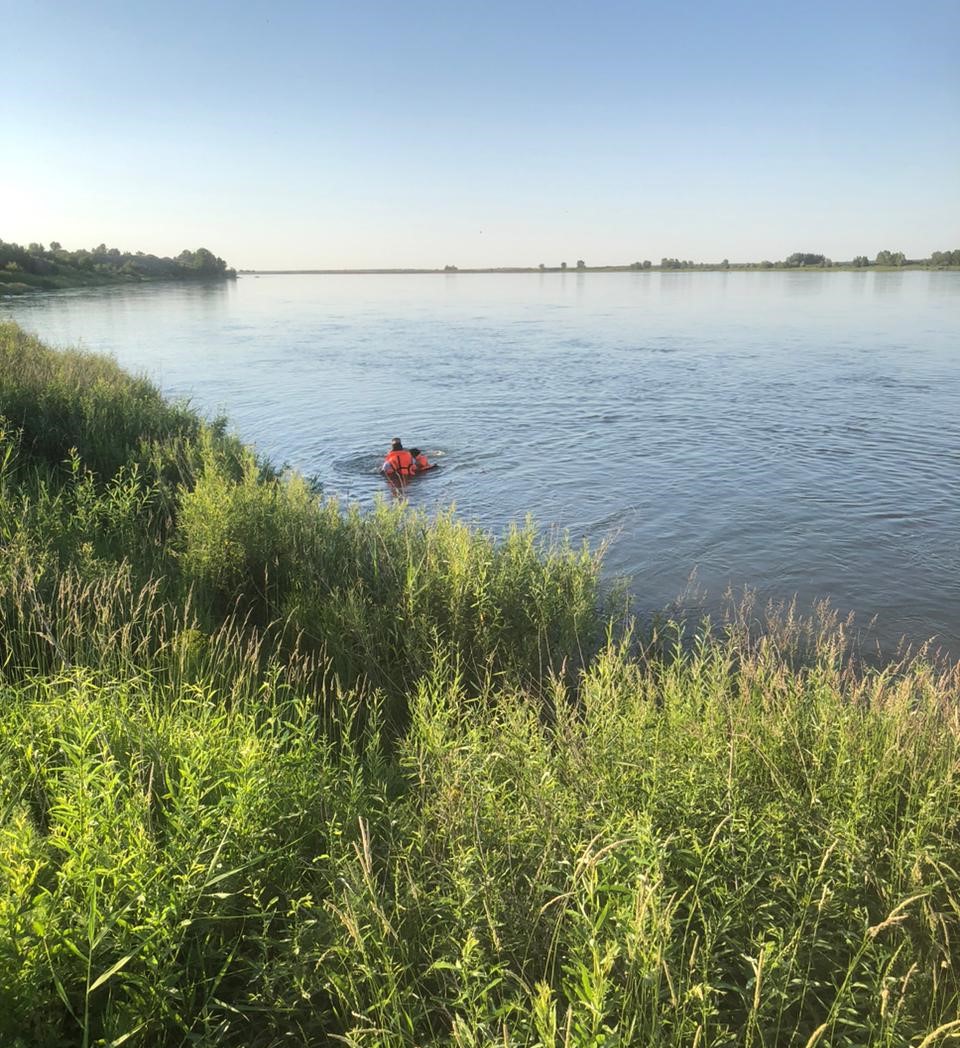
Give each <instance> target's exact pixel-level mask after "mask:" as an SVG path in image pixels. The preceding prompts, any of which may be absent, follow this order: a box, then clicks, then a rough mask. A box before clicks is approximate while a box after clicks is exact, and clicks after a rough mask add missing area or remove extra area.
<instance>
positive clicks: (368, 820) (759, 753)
mask: <svg viewBox="0 0 960 1048" xmlns="http://www.w3.org/2000/svg"><path fill="white" fill-rule="evenodd" d="M0 417H2V422H0V546H2V550H3V556H2V558H0V1042H2V1043H4V1044H11V1045H20V1046H27V1045H30V1046H32V1045H44V1046H55V1045H95V1044H99V1045H108V1044H110V1045H120V1044H125V1045H143V1046H155V1045H171V1046H172V1045H182V1044H186V1043H190V1044H197V1045H210V1046H212V1045H238V1046H239V1045H244V1046H247V1045H250V1046H268V1045H271V1046H272V1045H280V1044H287V1043H291V1042H292V1043H297V1044H327V1043H345V1044H352V1045H371V1046H372V1045H411V1046H412V1045H429V1044H450V1045H477V1046H479V1045H490V1044H503V1045H541V1046H546V1045H550V1046H559V1045H595V1046H600V1045H605V1046H606V1045H609V1046H612V1045H633V1044H640V1045H657V1046H664V1048H666V1046H672V1048H689V1046H691V1045H696V1046H698V1048H719V1046H734V1045H737V1046H743V1048H748V1046H752V1048H759V1046H761V1045H769V1046H773V1045H777V1046H780V1045H795V1046H797V1048H804V1046H806V1048H813V1046H814V1045H821V1046H826V1045H831V1046H841V1045H846V1046H851V1048H852V1046H871V1048H872V1046H888V1048H901V1046H903V1045H913V1046H915V1048H920V1046H921V1045H922V1046H924V1048H931V1046H933V1045H939V1044H941V1043H945V1042H947V1041H949V1038H950V1036H951V1035H952V1034H954V1033H956V1032H960V1022H958V1021H957V1019H956V1017H957V1015H958V1013H960V967H958V966H960V945H958V944H960V746H958V743H960V713H958V706H957V698H958V694H960V671H958V669H957V668H956V667H952V668H950V667H939V668H937V667H932V666H930V665H927V664H925V663H924V662H923V661H922V660H916V661H913V662H911V663H909V664H904V665H898V666H888V667H886V668H884V669H882V670H881V669H869V668H857V667H856V666H855V665H853V664H851V663H850V662H849V660H847V659H846V658H845V656H844V644H843V630H842V627H841V626H840V625H838V624H837V623H836V622H834V621H833V620H832V619H831V618H830V616H829V615H828V614H826V613H823V614H822V615H818V617H817V618H816V619H815V620H814V621H810V622H799V621H796V620H795V619H793V618H792V617H790V616H789V615H787V616H781V617H780V618H774V619H771V620H767V621H764V622H759V623H758V621H757V618H758V617H757V616H755V615H753V614H752V613H751V612H750V609H748V608H745V609H743V614H742V616H741V617H738V618H734V619H732V620H731V621H730V622H729V623H727V624H726V625H725V627H723V628H722V629H718V630H716V631H714V632H708V631H707V630H706V629H704V630H703V631H702V632H701V635H700V636H699V637H697V638H695V639H694V638H687V640H686V642H685V643H679V640H678V637H677V635H676V632H675V630H674V629H673V628H671V627H670V626H664V627H663V628H662V629H661V630H660V631H659V632H658V633H657V634H656V635H655V636H647V637H640V636H638V635H633V636H631V634H630V631H629V628H628V626H627V624H626V623H625V622H624V621H623V616H622V615H621V616H620V617H619V618H616V619H612V618H611V613H612V609H611V608H610V607H609V606H605V604H604V597H603V593H602V590H601V587H600V581H599V572H600V561H599V557H598V556H597V555H595V554H594V553H592V552H591V551H589V550H587V549H572V548H570V547H568V546H566V545H564V544H562V543H561V544H553V545H546V544H544V543H543V542H542V541H541V540H540V539H539V538H538V536H537V534H536V532H535V530H534V529H533V527H532V526H527V527H525V528H522V529H518V530H516V531H514V532H513V533H512V534H511V535H510V536H509V537H508V538H506V539H505V540H503V541H501V542H496V541H494V540H493V539H492V538H490V537H489V536H487V535H484V534H483V533H480V532H477V531H474V530H471V529H469V528H467V527H466V526H464V525H463V524H461V523H460V522H459V521H458V520H457V519H456V518H455V517H454V516H453V515H444V516H441V517H439V518H438V519H436V520H432V521H431V520H427V519H426V518H424V517H422V516H420V515H418V514H416V513H414V512H411V511H410V510H409V509H407V508H405V507H404V506H403V504H399V505H397V504H391V505H387V504H383V505H381V506H380V507H379V508H378V509H376V510H375V511H374V512H371V513H366V514H361V513H360V512H359V511H357V510H356V509H353V508H350V507H346V506H341V505H338V504H337V503H336V502H334V501H331V500H328V499H325V498H323V497H322V496H320V495H318V494H317V493H315V492H314V491H312V490H311V488H310V487H309V485H308V484H307V483H306V482H305V481H304V480H303V479H302V478H299V477H297V476H278V475H277V473H276V471H275V470H274V469H273V468H272V467H271V466H270V464H269V463H266V462H264V461H263V460H262V459H260V458H258V457H257V456H256V454H255V453H253V452H252V451H250V450H249V449H246V448H244V447H243V446H242V445H241V444H240V443H239V442H238V441H237V440H236V439H234V438H232V437H231V436H229V434H228V433H227V432H226V428H225V426H224V424H223V423H222V422H217V423H215V424H210V423H207V422H204V421H203V420H201V419H200V418H198V417H197V416H196V415H195V414H194V413H193V412H191V411H189V410H188V409H187V408H185V407H183V406H180V405H175V404H171V403H169V402H167V401H165V400H164V399H163V398H162V397H161V396H160V395H159V393H158V392H157V390H156V389H155V388H154V387H152V386H151V385H150V384H149V383H148V382H146V381H143V380H141V379H137V378H135V377H132V376H130V375H128V374H126V373H124V372H123V371H122V370H121V369H119V368H118V367H117V366H116V365H115V364H114V363H113V362H111V361H109V360H106V359H104V358H99V357H96V356H92V355H88V354H83V353H80V352H54V351H52V350H50V349H48V348H47V347H45V346H44V345H42V344H41V343H39V342H38V341H37V340H36V339H34V338H32V337H30V336H28V335H26V334H24V333H23V332H22V331H21V330H19V329H18V328H17V327H16V326H14V325H11V324H6V325H0ZM640 581H641V584H642V580H640Z"/></svg>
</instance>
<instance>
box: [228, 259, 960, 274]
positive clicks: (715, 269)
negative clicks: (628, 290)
mask: <svg viewBox="0 0 960 1048" xmlns="http://www.w3.org/2000/svg"><path fill="white" fill-rule="evenodd" d="M904 270H930V271H957V270H960V265H947V266H943V265H940V266H938V265H931V264H930V263H928V262H911V263H908V264H907V265H903V266H877V265H870V266H854V265H851V264H849V263H837V264H835V265H830V266H787V265H778V264H776V263H774V264H773V265H769V266H762V265H760V264H759V263H755V262H743V263H739V264H734V263H731V264H730V265H728V266H723V265H709V264H703V265H693V266H682V267H679V268H676V267H672V266H647V267H640V268H638V267H636V266H580V267H572V266H568V267H567V268H566V269H563V268H562V267H560V266H546V267H544V268H543V269H541V268H540V267H539V266H496V267H491V268H487V269H483V268H470V267H465V268H456V269H238V270H237V275H238V276H258V277H259V276H264V277H268V276H269V277H276V276H410V275H436V276H446V277H452V276H459V275H460V274H463V273H467V274H484V273H488V274H489V273H527V274H529V273H560V274H561V275H566V274H580V273H734V272H736V273H770V272H781V273H798V272H799V273H835V272H844V273H870V272H881V273H901V272H903V271H904Z"/></svg>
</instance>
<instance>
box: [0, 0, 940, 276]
mask: <svg viewBox="0 0 960 1048" xmlns="http://www.w3.org/2000/svg"><path fill="white" fill-rule="evenodd" d="M0 25H2V26H3V33H4V38H5V46H4V61H3V67H4V77H3V79H4V85H3V90H2V92H0V237H2V238H3V239H4V240H14V241H17V242H21V243H26V242H28V241H33V240H38V241H42V242H44V243H47V242H49V241H50V240H59V241H60V242H61V243H62V244H63V245H64V246H65V247H71V248H73V247H81V246H85V247H89V246H92V245H95V244H98V243H100V242H101V241H105V242H107V244H108V245H110V246H116V247H120V248H123V249H130V250H136V249H140V250H144V251H150V252H154V253H157V254H170V253H176V252H179V251H180V250H181V249H182V248H184V247H191V248H193V247H197V246H199V245H201V244H202V245H205V246H207V247H209V248H211V249H212V250H214V251H216V252H217V253H218V254H220V255H222V256H223V257H224V258H226V259H227V260H228V261H229V262H231V263H232V264H234V265H238V266H242V267H263V268H269V267H312V266H316V267H327V266H330V267H336V266H370V267H374V266H404V265H406V266H442V265H444V264H447V263H451V264H456V265H460V266H468V265H481V266H482V265H503V264H507V265H509V264H516V265H536V264H538V263H540V262H545V263H547V264H558V263H559V262H560V261H567V262H569V263H570V264H571V265H573V264H574V263H575V262H576V260H577V259H578V258H583V259H585V260H586V261H587V263H588V264H600V263H624V262H631V261H634V260H636V259H644V258H650V259H653V260H654V261H657V260H659V258H660V257H661V256H662V255H671V256H678V257H681V258H693V259H701V260H710V259H720V258H723V257H729V258H730V259H731V260H749V259H761V258H771V259H776V258H782V257H783V256H785V255H786V254H789V253H791V252H792V251H799V250H804V251H818V252H824V253H826V254H827V255H829V256H831V257H833V258H849V257H852V256H853V255H854V254H860V253H864V254H868V255H870V256H871V257H872V256H873V255H874V254H876V252H877V251H878V250H880V249H881V248H889V249H890V250H894V251H897V250H902V251H904V252H906V253H907V255H925V254H928V253H929V252H930V251H933V250H936V249H946V248H954V247H958V246H960V0H910V2H905V0H892V2H891V0H869V2H866V0H855V2H847V0H830V2H822V0H803V2H800V3H797V2H786V0H754V2H750V3H745V2H740V0H724V2H715V0H710V2H690V3H670V4H668V3H664V2H663V0H627V2H596V3H587V2H585V0H576V2H569V0H548V2H540V0H529V2H528V0H510V2H501V0H484V2H479V0H478V2H472V3H464V2H456V0H443V2H439V0H438V2H429V3H427V2H421V0H390V2H367V0H353V2H348V0H337V2H327V0H317V2H284V0H278V2H271V3H251V2H244V0H232V2H224V3H212V2H204V0H192V2H190V3H183V2H179V0H174V2H164V3H159V2H157V3H153V2H150V3H148V2H139V0H134V2H131V0H123V2H109V3H105V2H97V0H93V2H90V3H84V4H79V3H64V2H62V0H56V2H53V0H0Z"/></svg>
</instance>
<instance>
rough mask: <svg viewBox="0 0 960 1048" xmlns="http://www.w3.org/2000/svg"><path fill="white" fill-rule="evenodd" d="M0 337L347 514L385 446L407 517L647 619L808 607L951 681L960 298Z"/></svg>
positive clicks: (132, 317)
mask: <svg viewBox="0 0 960 1048" xmlns="http://www.w3.org/2000/svg"><path fill="white" fill-rule="evenodd" d="M0 316H12V317H13V318H14V319H16V320H17V321H19V323H20V324H21V325H23V326H24V327H25V328H27V329H29V330H32V331H35V332H37V333H38V334H40V335H41V336H42V337H43V338H44V339H47V340H48V341H50V342H52V343H54V344H58V345H67V344H78V343H79V344H81V345H83V346H85V347H87V348H89V349H93V350H101V351H106V352H109V353H112V354H113V355H114V356H115V357H116V358H117V359H118V360H119V361H120V362H121V363H122V364H124V365H125V366H127V367H129V368H132V369H134V370H137V371H142V372H145V373H146V374H148V375H149V376H150V377H152V378H153V379H155V380H156V381H157V382H158V383H159V384H160V386H161V387H162V388H163V389H164V390H165V391H167V392H168V393H171V394H173V395H175V396H184V397H189V399H190V400H191V402H192V403H193V404H194V405H195V406H196V407H198V408H200V409H202V410H203V411H204V412H206V413H208V414H212V413H215V412H218V411H221V410H222V411H224V412H226V413H227V414H228V415H229V417H230V420H231V422H232V424H233V427H234V428H235V429H236V431H237V432H239V433H240V434H241V435H242V436H243V437H244V438H245V439H247V440H249V441H252V442H254V443H256V444H257V445H258V446H259V447H260V448H261V449H262V450H263V451H265V452H266V453H267V454H269V455H270V456H271V457H273V458H274V459H275V460H277V461H281V462H283V461H285V462H288V463H290V464H291V465H293V466H296V467H297V468H299V469H301V470H303V471H304V472H306V473H309V474H315V475H316V476H317V477H318V478H319V480H320V481H321V482H322V483H323V485H324V488H325V489H326V491H327V492H329V493H331V494H338V495H341V496H343V497H345V498H347V499H352V500H357V501H359V502H361V503H364V504H366V503H370V502H372V500H373V499H374V498H375V497H376V496H377V495H383V494H385V492H386V487H385V484H384V482H383V481H382V480H381V479H380V477H379V476H378V474H377V472H376V468H377V465H378V463H379V461H380V458H381V455H382V453H383V451H384V450H385V449H386V447H387V446H388V442H389V440H390V438H391V437H392V436H394V435H395V434H396V435H400V436H401V437H402V438H403V439H404V441H405V443H406V444H407V445H408V446H410V445H419V446H420V447H421V448H424V449H426V450H427V451H429V452H430V453H431V454H432V455H434V456H436V458H437V459H438V461H440V462H441V463H442V464H443V469H442V470H438V471H437V472H436V473H433V474H431V475H430V476H427V477H423V478H421V479H420V480H418V481H416V482H415V483H414V484H412V485H411V486H410V488H409V492H408V494H409V499H410V501H411V503H414V504H416V505H419V506H421V507H424V508H426V509H427V510H433V509H435V508H436V507H438V506H446V505H449V504H450V503H455V504H456V506H457V508H458V510H459V512H460V514H461V515H462V516H463V517H465V518H466V519H468V520H470V521H473V522H476V523H477V524H480V525H482V526H484V527H486V528H489V529H491V530H494V531H497V532H499V531H501V530H502V529H503V528H504V527H506V526H507V525H508V524H509V522H510V521H514V520H522V519H523V518H524V516H525V515H526V514H528V513H529V514H532V515H533V516H534V518H535V519H536V520H537V521H538V522H539V523H540V524H541V525H543V526H544V527H546V528H551V527H558V528H561V529H566V530H567V531H569V533H570V535H571V537H573V538H574V539H580V538H582V537H587V538H588V539H590V541H591V542H594V543H596V542H600V541H601V540H608V541H609V543H610V549H609V553H608V555H607V560H606V564H607V569H608V571H609V572H610V574H611V575H623V574H626V575H629V576H631V577H632V588H633V589H634V591H635V592H636V594H637V595H638V598H639V606H640V607H641V608H642V609H644V610H645V611H647V612H651V613H652V612H654V611H656V610H659V609H662V608H664V607H668V606H670V605H671V603H672V602H674V601H675V600H676V599H677V598H678V596H679V595H680V594H681V593H684V592H687V594H688V596H687V600H689V601H693V602H694V603H695V604H697V605H698V606H702V607H703V608H706V609H712V608H715V607H716V606H717V604H718V602H719V600H720V598H721V597H722V594H723V592H724V590H725V589H726V588H727V587H728V586H731V587H733V589H734V590H735V591H739V590H741V589H742V588H743V587H745V586H746V587H751V588H753V589H755V590H756V591H757V593H758V595H759V597H760V598H761V599H763V600H766V599H774V600H781V599H789V598H790V597H792V596H793V595H797V597H798V599H799V601H800V603H801V605H809V603H810V602H811V601H813V600H815V599H817V598H821V597H827V598H830V599H831V601H832V602H833V604H834V605H835V606H836V607H837V608H838V609H839V610H840V611H841V612H844V613H846V612H847V611H851V610H852V611H855V612H856V614H857V619H858V621H859V622H861V623H864V624H865V623H866V622H868V621H869V620H870V619H871V618H872V617H873V616H876V625H875V626H874V627H873V628H872V630H871V631H870V632H869V634H868V643H869V644H870V645H872V646H876V645H878V644H879V645H881V646H882V648H883V650H884V651H885V652H888V653H892V652H893V651H894V649H895V648H896V645H897V642H898V641H899V639H900V638H901V637H902V636H905V637H907V638H908V639H909V640H910V641H912V642H914V643H916V642H921V641H924V640H926V639H928V638H936V640H937V643H938V644H940V645H941V646H943V647H944V648H945V649H946V650H947V651H949V652H950V653H952V654H953V655H954V656H960V502H958V485H960V273H935V272H930V273H928V272H906V273H839V272H838V273H820V272H806V273H800V272H797V273H778V272H775V273H761V272H751V273H689V274H685V273H664V274H660V273H622V274H589V273H588V274H580V275H577V274H575V273H571V274H566V275H560V274H545V275H542V276H541V275H539V274H536V275H469V274H459V275H449V276H446V275H444V276H439V275H424V276H415V275H409V276H347V275H344V276H306V275H304V276H262V277H253V276H245V277H241V278H240V279H239V280H238V281H237V282H236V283H235V284H228V285H225V286H220V287H176V286H169V287H145V288H129V289H128V288H122V289H109V290H96V291H78V292H62V293H57V294H53V295H46V296H33V297H27V298H23V299H19V300H10V299H7V300H5V301H3V302H0ZM692 573H695V579H696V581H695V585H694V587H693V590H692V593H693V595H692V596H691V595H690V593H691V590H690V587H689V585H688V580H689V579H690V577H691V574H692Z"/></svg>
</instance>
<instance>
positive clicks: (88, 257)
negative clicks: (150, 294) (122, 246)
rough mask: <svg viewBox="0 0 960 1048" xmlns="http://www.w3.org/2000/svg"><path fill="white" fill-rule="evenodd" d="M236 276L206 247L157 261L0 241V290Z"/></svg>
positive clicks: (99, 249)
mask: <svg viewBox="0 0 960 1048" xmlns="http://www.w3.org/2000/svg"><path fill="white" fill-rule="evenodd" d="M236 275H237V274H236V270H233V269H228V268H227V263H226V262H224V260H223V259H222V258H218V257H217V256H216V255H215V254H214V253H213V252H212V251H208V250H207V249H206V248H205V247H201V248H197V250H196V251H181V252H180V254H179V255H177V257H176V258H159V257H158V256H157V255H148V254H144V252H142V251H137V252H134V253H131V252H129V251H119V250H118V249H117V248H115V247H109V248H108V247H107V245H106V244H100V245H99V246H98V247H95V248H91V249H90V250H87V249H85V248H81V249H80V250H78V251H67V250H66V249H65V248H63V247H61V245H60V244H59V243H57V241H56V240H52V241H51V242H50V246H49V247H44V246H43V244H28V245H27V246H26V247H21V246H20V245H19V244H11V243H6V242H5V241H3V240H0V286H2V285H3V284H14V283H21V284H26V285H28V286H29V287H38V288H55V287H69V286H74V285H77V284H88V283H91V284H96V283H114V282H127V281H132V282H136V281H142V280H222V279H226V278H232V277H235V276H236Z"/></svg>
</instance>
